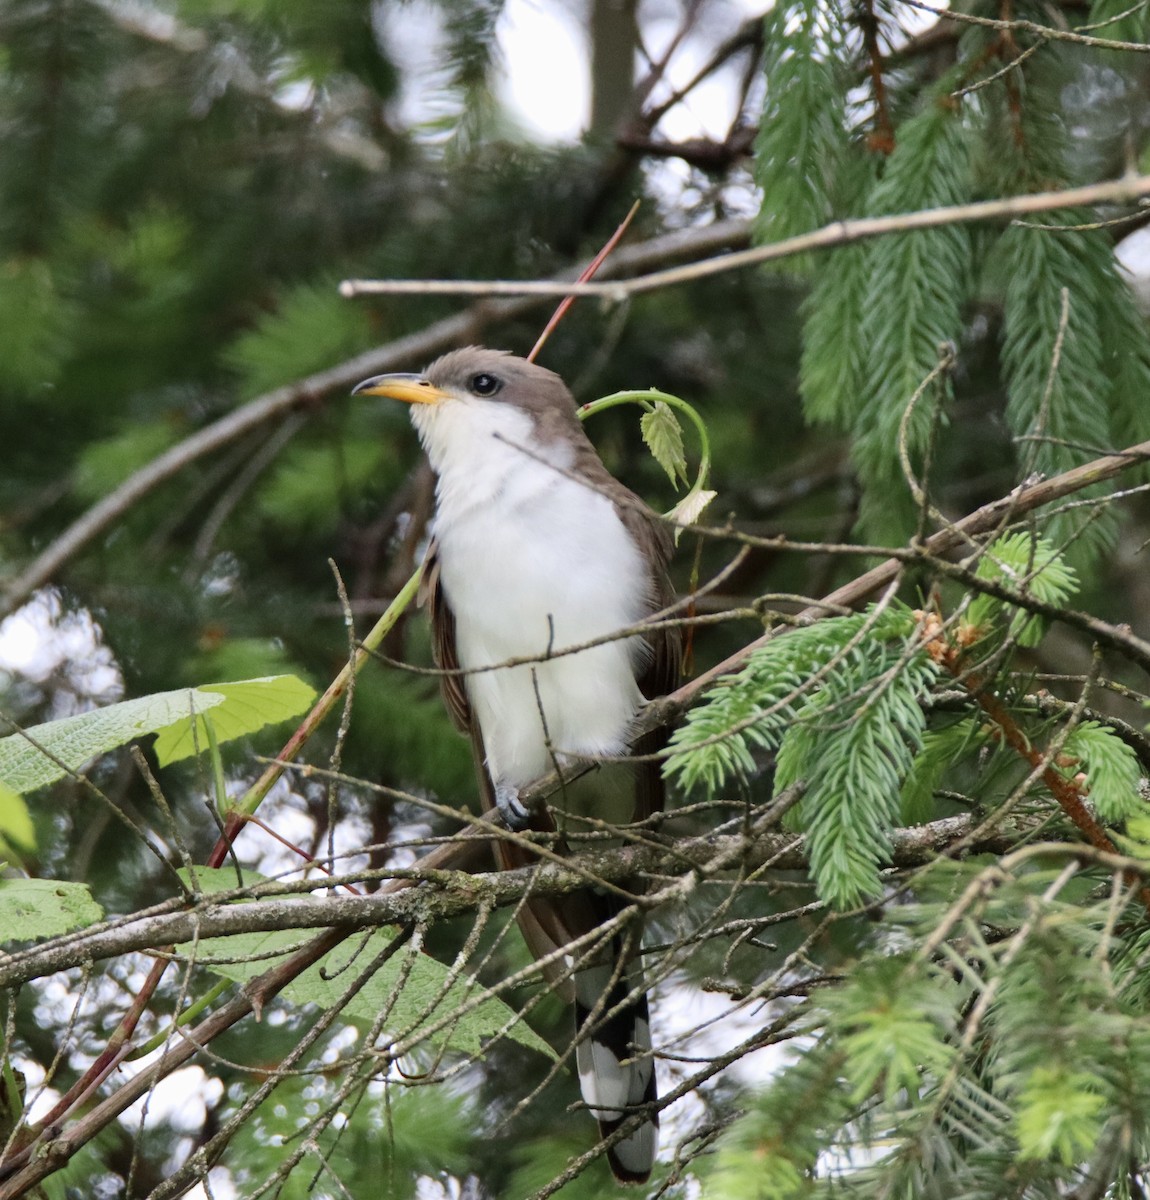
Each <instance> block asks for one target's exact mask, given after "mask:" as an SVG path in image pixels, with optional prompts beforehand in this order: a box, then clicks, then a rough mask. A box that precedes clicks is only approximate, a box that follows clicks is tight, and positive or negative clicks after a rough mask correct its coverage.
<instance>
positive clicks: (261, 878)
mask: <svg viewBox="0 0 1150 1200" xmlns="http://www.w3.org/2000/svg"><path fill="white" fill-rule="evenodd" d="M176 874H177V875H178V876H179V877H180V879H181V880H182V881H183V882H184V883H185V884H186V885H187V887H188V888H189V890H191V891H193V892H203V893H204V895H207V896H210V895H212V894H213V893H214V892H230V891H234V890H235V889H236V888H240V887H255V886H256V884H257V883H267V882H268V877H267V876H266V875H261V874H260V873H259V872H258V871H249V870H248V869H247V868H246V867H245V868H243V869H242V877H241V876H240V875H237V874H236V869H235V867H234V866H232V865H230V864H229V865H228V866H226V867H191V868H188V867H179V868H177V870H176Z"/></svg>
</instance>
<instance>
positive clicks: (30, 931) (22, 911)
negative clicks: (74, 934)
mask: <svg viewBox="0 0 1150 1200" xmlns="http://www.w3.org/2000/svg"><path fill="white" fill-rule="evenodd" d="M103 917H104V910H103V909H102V908H101V907H100V906H99V905H98V904H97V903H96V901H95V900H93V899H92V893H91V892H89V891H88V888H87V885H86V884H83V883H68V882H66V881H65V880H60V879H0V942H13V941H21V942H23V941H30V940H33V939H39V938H48V937H56V936H57V935H58V934H61V933H67V932H68V930H69V929H79V928H81V927H82V926H84V925H94V924H95V923H96V922H97V921H100V920H103Z"/></svg>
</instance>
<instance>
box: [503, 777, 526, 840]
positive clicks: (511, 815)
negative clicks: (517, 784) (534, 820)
mask: <svg viewBox="0 0 1150 1200" xmlns="http://www.w3.org/2000/svg"><path fill="white" fill-rule="evenodd" d="M495 807H496V808H498V809H499V814H500V816H502V818H503V819H504V821H506V822H507V828H508V829H514V830H516V831H517V832H518V831H519V830H521V829H526V828H527V826H528V825H529V824H530V822H531V810H530V809H528V808H527V807H526V806H525V805H524V804H523V802H522V801H521V800H520V799H519V789H518V788H513V787H507V786H506V785H504V784H500V785H499V786H497V787H496V789H495Z"/></svg>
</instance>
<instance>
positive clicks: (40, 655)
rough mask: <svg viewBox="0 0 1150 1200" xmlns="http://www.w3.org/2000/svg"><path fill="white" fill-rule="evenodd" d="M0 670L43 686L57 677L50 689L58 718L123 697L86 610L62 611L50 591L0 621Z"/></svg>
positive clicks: (110, 659) (120, 681)
mask: <svg viewBox="0 0 1150 1200" xmlns="http://www.w3.org/2000/svg"><path fill="white" fill-rule="evenodd" d="M0 671H7V672H9V673H10V674H12V675H15V676H19V677H21V678H23V679H28V680H31V681H32V682H34V683H38V684H43V683H46V682H47V681H48V680H49V679H51V678H52V677H53V676H58V677H60V679H61V681H62V683H63V685H64V686H63V688H59V689H54V690H55V692H56V697H55V698H56V702H57V704H58V706H59V707H60V708H61V709H62V710H63V711H58V712H54V713H52V716H55V717H61V716H67V715H70V713H72V712H80V711H82V710H84V709H87V708H91V707H92V706H93V704H97V703H98V704H110V703H112V701H114V700H119V699H120V697H121V696H122V695H123V691H124V681H123V677H122V676H121V674H120V669H119V667H118V666H117V665H116V660H115V658H114V657H113V656H112V652H111V650H109V649H108V647H107V646H105V645H104V641H103V631H102V630H101V629H100V627H99V625H97V624H96V622H95V620H94V619H93V618H92V614H91V613H89V612H88V611H87V610H84V609H82V610H80V611H79V612H75V611H69V610H65V609H64V606H63V605H62V604H61V602H60V597H59V594H58V593H57V592H56V591H55V590H54V589H52V588H46V589H44V590H43V591H41V592H38V593H37V594H36V596H35V597H33V599H31V600H30V601H29V602H28V603H27V604H25V605H24V606H23V607H22V608H20V609H17V610H16V612H14V613H13V614H12V615H11V616H10V617H6V618H5V619H4V621H3V622H0Z"/></svg>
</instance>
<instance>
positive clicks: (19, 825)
mask: <svg viewBox="0 0 1150 1200" xmlns="http://www.w3.org/2000/svg"><path fill="white" fill-rule="evenodd" d="M6 847H11V848H13V849H15V850H17V851H32V850H35V849H36V828H35V826H34V825H33V824H32V817H31V815H30V814H29V812H28V806H27V805H26V804H25V803H24V799H23V797H22V796H20V795H19V793H17V792H14V791H13V790H12V789H11V788H9V787H7V786H5V785H4V784H3V783H0V851H2V850H4V849H5V848H6Z"/></svg>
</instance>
